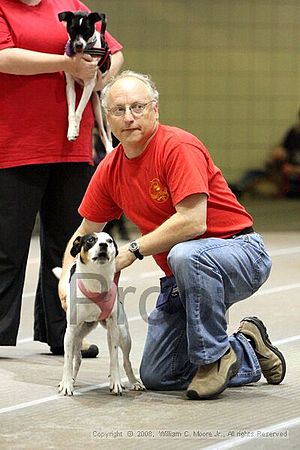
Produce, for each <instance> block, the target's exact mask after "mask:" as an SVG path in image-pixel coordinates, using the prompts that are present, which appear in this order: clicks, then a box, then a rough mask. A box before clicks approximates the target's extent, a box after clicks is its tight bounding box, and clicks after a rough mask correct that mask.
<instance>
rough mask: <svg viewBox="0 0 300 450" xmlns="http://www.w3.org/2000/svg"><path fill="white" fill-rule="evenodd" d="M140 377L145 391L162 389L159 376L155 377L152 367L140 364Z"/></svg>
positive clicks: (155, 373)
mask: <svg viewBox="0 0 300 450" xmlns="http://www.w3.org/2000/svg"><path fill="white" fill-rule="evenodd" d="M140 377H141V380H142V382H143V383H144V386H145V388H146V389H148V390H153V391H159V390H163V389H164V387H163V385H162V382H161V376H157V372H155V370H153V365H147V364H145V363H143V362H142V364H141V367H140Z"/></svg>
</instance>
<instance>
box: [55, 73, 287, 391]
mask: <svg viewBox="0 0 300 450" xmlns="http://www.w3.org/2000/svg"><path fill="white" fill-rule="evenodd" d="M158 96H159V95H158V92H157V89H156V87H155V85H154V83H153V82H152V80H151V79H150V77H148V76H146V75H143V74H138V73H135V72H132V71H124V72H122V74H120V75H119V76H117V77H116V78H115V79H114V80H112V81H111V82H110V83H108V84H107V85H106V87H105V88H104V89H103V91H102V105H103V107H104V110H105V111H106V116H107V120H108V121H109V124H110V126H111V129H112V132H113V133H114V135H115V136H116V137H117V138H118V139H119V141H120V144H119V145H118V146H117V147H116V148H115V149H114V151H113V152H112V153H110V154H109V155H108V156H107V157H106V158H105V159H104V160H103V161H102V162H101V163H100V164H99V166H98V168H97V170H96V172H95V174H94V176H93V178H92V180H91V182H90V184H89V186H88V189H87V191H86V194H85V196H84V198H83V201H82V203H81V205H80V208H79V212H80V214H81V215H82V216H83V221H82V223H81V225H80V226H79V228H78V229H77V231H76V232H75V234H74V235H73V237H72V238H71V240H70V242H69V244H68V246H67V249H66V252H65V257H64V264H63V275H62V278H61V280H60V283H59V295H60V299H61V302H62V306H63V307H64V308H66V304H65V295H66V292H65V287H64V286H65V277H66V276H67V275H66V274H67V272H68V269H69V268H70V266H71V264H72V263H73V261H74V259H73V258H72V256H71V255H70V248H71V245H72V243H73V241H74V239H75V237H77V236H78V235H84V234H86V233H92V232H98V231H100V230H101V229H102V228H103V226H104V225H105V222H107V221H109V220H112V219H115V218H118V217H120V215H121V213H122V212H124V213H125V214H126V216H127V217H128V218H129V219H130V220H131V221H132V222H133V223H135V224H136V225H137V227H138V228H139V230H140V231H141V234H142V236H141V237H139V238H138V239H137V240H135V241H132V242H130V243H129V244H128V245H125V246H122V247H121V248H120V249H119V254H118V256H117V259H116V270H117V271H118V270H122V269H124V268H126V267H128V266H130V265H131V264H133V263H134V262H135V261H137V260H140V259H143V258H144V257H145V256H149V255H152V256H153V257H154V259H155V260H156V262H157V264H158V265H159V266H160V267H161V269H162V270H163V271H164V272H165V275H166V276H165V277H164V278H162V279H161V293H160V295H159V298H158V300H157V304H156V308H155V309H154V310H153V311H152V312H151V314H150V316H149V327H148V335H147V340H146V343H145V348H144V353H143V358H142V363H141V369H140V370H141V378H142V380H143V382H144V384H145V386H146V387H147V388H148V389H157V390H168V389H169V390H174V389H187V395H188V397H189V398H191V399H206V398H211V397H215V396H216V395H218V394H220V393H221V392H222V391H223V390H224V389H225V388H226V387H227V386H238V385H243V384H246V383H251V382H254V381H258V380H259V379H260V377H261V373H263V375H264V376H265V378H266V379H267V381H268V383H270V384H279V383H280V382H281V381H282V380H283V378H284V376H285V370H286V368H285V360H284V357H283V355H282V353H281V352H280V351H279V350H278V349H277V348H276V347H274V346H273V345H272V344H271V342H270V340H269V338H268V334H267V330H266V328H265V326H264V324H263V322H262V321H261V320H260V319H258V318H257V317H255V316H250V317H246V318H244V319H243V320H242V321H241V323H240V326H239V330H238V332H237V333H235V334H234V335H232V336H230V337H229V336H228V335H227V333H226V328H227V323H226V318H225V314H226V310H227V309H228V308H229V307H230V306H231V305H232V304H233V303H235V302H237V301H240V300H242V299H245V298H247V297H250V296H251V295H252V294H253V293H254V292H255V291H257V290H258V289H259V287H260V286H261V285H262V284H263V283H264V282H265V281H266V279H267V278H268V276H269V273H270V269H271V261H270V257H269V256H268V254H267V252H266V250H265V247H264V244H263V241H262V238H261V236H260V235H258V234H257V233H255V232H254V230H253V220H252V217H251V216H250V214H249V213H248V212H247V211H246V210H245V208H244V207H243V206H242V205H241V204H240V203H239V202H238V201H237V199H236V197H235V196H234V195H233V193H232V192H231V190H230V189H229V187H228V185H227V183H226V181H225V179H224V177H223V175H222V173H221V171H220V169H219V168H218V167H216V165H215V164H214V162H213V160H212V158H211V156H210V154H209V152H208V150H207V149H206V148H205V146H204V145H203V143H202V142H201V141H199V139H197V138H196V137H195V136H193V135H192V134H190V133H188V132H186V131H184V130H181V129H179V128H175V127H171V126H166V125H162V124H160V123H159V109H158Z"/></svg>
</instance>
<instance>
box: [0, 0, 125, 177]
mask: <svg viewBox="0 0 300 450" xmlns="http://www.w3.org/2000/svg"><path fill="white" fill-rule="evenodd" d="M75 10H85V11H89V9H88V8H87V7H86V6H85V5H84V4H83V3H81V2H80V1H78V0H42V1H41V3H40V4H38V5H37V6H28V5H25V4H24V3H22V2H20V1H19V0H1V2H0V50H2V49H5V48H9V47H17V48H22V49H27V50H34V51H38V52H45V53H54V54H61V55H62V54H63V53H64V47H65V44H66V42H67V40H68V36H67V32H66V27H65V25H64V24H63V23H61V22H59V20H58V17H57V15H58V13H59V12H62V11H75ZM98 25H99V24H97V26H98ZM106 38H107V42H108V45H109V47H110V49H111V52H112V53H115V52H117V51H118V50H120V49H121V48H122V46H121V45H120V44H119V43H118V42H117V41H116V40H115V39H114V38H113V37H111V36H110V35H109V34H106ZM80 96H81V88H79V87H78V86H77V99H79V98H80ZM67 122H68V110H67V100H66V82H65V76H64V73H63V72H56V73H47V74H42V75H32V76H31V75H27V76H25V75H24V76H19V75H7V74H4V73H0V168H7V167H14V166H21V165H27V164H45V163H53V162H85V161H87V162H89V163H92V155H91V150H92V127H93V124H94V117H93V112H92V107H91V102H89V103H88V105H87V107H86V109H85V111H84V113H83V117H82V122H81V127H80V135H79V137H78V138H77V140H76V141H74V142H69V141H68V140H67V137H66V136H67Z"/></svg>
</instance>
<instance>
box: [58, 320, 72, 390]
mask: <svg viewBox="0 0 300 450" xmlns="http://www.w3.org/2000/svg"><path fill="white" fill-rule="evenodd" d="M74 348H75V329H74V326H69V325H68V326H67V329H66V333H65V339H64V351H65V355H64V368H63V377H62V380H61V382H60V384H59V388H58V392H62V393H63V394H64V395H73V391H74V379H73V359H74Z"/></svg>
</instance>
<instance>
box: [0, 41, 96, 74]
mask: <svg viewBox="0 0 300 450" xmlns="http://www.w3.org/2000/svg"><path fill="white" fill-rule="evenodd" d="M60 71H64V72H68V73H70V74H71V75H72V76H73V77H75V78H79V79H81V80H83V81H88V80H90V79H92V78H93V77H94V76H95V72H96V71H97V61H96V60H95V59H93V58H92V57H91V56H90V55H86V54H85V55H83V56H80V55H76V56H74V57H69V56H67V55H56V54H51V53H42V52H35V51H32V50H25V49H21V48H16V47H10V48H5V49H3V50H0V72H2V73H6V74H11V75H38V74H43V73H54V72H60Z"/></svg>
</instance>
